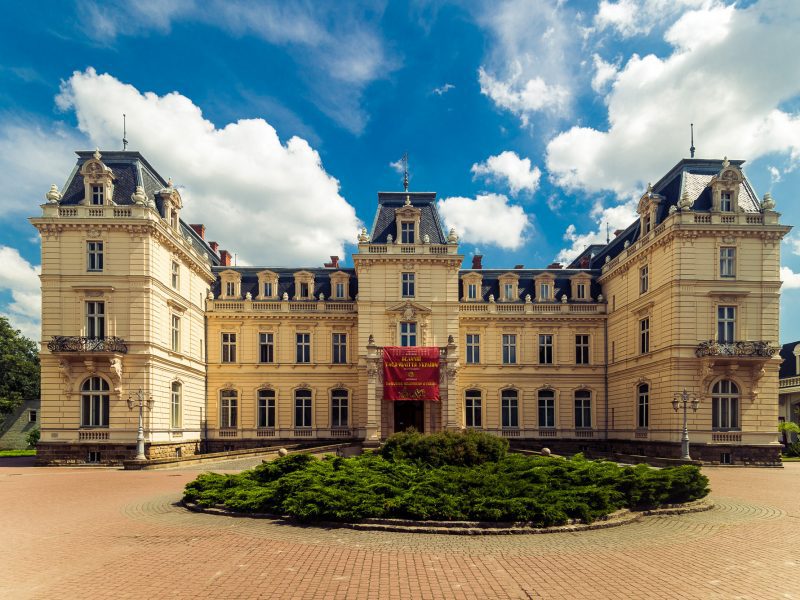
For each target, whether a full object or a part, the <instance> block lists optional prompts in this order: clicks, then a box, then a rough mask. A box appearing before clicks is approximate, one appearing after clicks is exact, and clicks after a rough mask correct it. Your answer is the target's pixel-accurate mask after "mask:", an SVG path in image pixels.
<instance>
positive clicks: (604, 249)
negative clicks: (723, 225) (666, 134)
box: [568, 158, 761, 269]
mask: <svg viewBox="0 0 800 600" xmlns="http://www.w3.org/2000/svg"><path fill="white" fill-rule="evenodd" d="M722 162H723V161H722V160H710V159H704V158H684V159H683V160H681V161H680V162H679V163H678V164H676V165H675V166H674V167H672V169H670V170H669V172H668V173H667V174H666V175H664V176H663V177H662V178H661V179H659V180H658V181H657V182H656V183H655V184H653V193H654V194H658V195H660V196H662V197H663V200H662V201H661V203H660V205H659V209H658V214H657V215H656V222H655V223H654V224H653V226H654V227H655V226H656V225H658V224H659V223H661V222H663V221H664V219H666V218H667V216H668V214H669V209H670V207H671V206H677V204H678V200H680V198H681V196H682V195H683V190H684V188H685V189H686V190H687V191H688V193H689V197H690V198H691V199H692V201H693V202H694V204H693V205H692V210H693V211H701V212H702V211H709V210H711V188H709V187H708V184H709V182H710V181H711V178H712V177H714V176H715V175H718V174H719V173H720V171H722ZM730 164H731V165H734V166H737V167H740V168H741V166H742V164H744V161H743V160H731V161H730ZM739 208H740V209H741V210H743V211H744V212H750V213H755V212H760V211H761V205H760V203H759V201H758V196H757V195H756V193H755V191H754V190H753V186H752V185H751V184H750V181H749V180H748V179H747V177H745V179H744V181H743V182H742V184H741V186H740V188H739ZM638 239H639V220H638V219H637V220H636V221H634V222H633V223H632V224H631V225H629V226H628V228H627V229H625V230H624V231H623V232H622V233H621V234H620V235H618V236H617V237H615V238H614V239H612V240H611V242H610V243H609V244H607V245H600V246H597V245H594V246H590V247H589V248H587V249H586V250H584V251H583V252H582V253H581V254H580V255H579V256H578V257H577V258H576V259H575V260H573V261H572V262H571V263H570V264H569V265H568V268H573V267H577V266H578V265H579V264H580V261H581V259H582V258H583V257H584V256H592V255H593V256H592V258H591V262H590V264H589V267H590V268H593V269H600V268H602V266H603V264H604V263H605V259H606V256H610V257H611V258H612V259H613V258H615V257H616V256H617V255H618V254H619V253H620V252H622V250H624V248H625V242H626V241H628V242H630V243H631V244H633V243H634V242H635V241H636V240H638Z"/></svg>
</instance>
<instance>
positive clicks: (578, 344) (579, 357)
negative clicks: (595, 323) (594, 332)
mask: <svg viewBox="0 0 800 600" xmlns="http://www.w3.org/2000/svg"><path fill="white" fill-rule="evenodd" d="M590 347H591V341H590V338H589V334H587V333H577V334H575V364H576V365H588V364H589V360H590V358H591V354H590V351H589V348H590Z"/></svg>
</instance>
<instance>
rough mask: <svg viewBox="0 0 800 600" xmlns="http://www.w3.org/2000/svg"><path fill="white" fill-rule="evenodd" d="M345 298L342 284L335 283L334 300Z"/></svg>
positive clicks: (339, 282)
mask: <svg viewBox="0 0 800 600" xmlns="http://www.w3.org/2000/svg"><path fill="white" fill-rule="evenodd" d="M344 297H345V294H344V282H342V281H337V282H336V298H339V299H342V298H344Z"/></svg>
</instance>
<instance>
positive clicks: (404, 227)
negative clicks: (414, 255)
mask: <svg viewBox="0 0 800 600" xmlns="http://www.w3.org/2000/svg"><path fill="white" fill-rule="evenodd" d="M400 243H401V244H413V243H414V223H412V222H407V221H404V222H402V223H401V224H400Z"/></svg>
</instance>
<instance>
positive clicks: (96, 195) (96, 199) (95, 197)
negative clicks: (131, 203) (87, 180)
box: [91, 184, 106, 206]
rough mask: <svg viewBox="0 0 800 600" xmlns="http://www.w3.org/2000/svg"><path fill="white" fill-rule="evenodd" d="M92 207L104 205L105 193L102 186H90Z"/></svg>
mask: <svg viewBox="0 0 800 600" xmlns="http://www.w3.org/2000/svg"><path fill="white" fill-rule="evenodd" d="M91 187H92V197H91V204H92V206H103V205H104V204H105V203H106V191H105V188H104V187H103V186H102V185H96V184H92V186H91Z"/></svg>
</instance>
